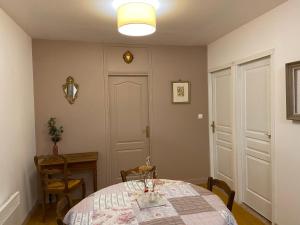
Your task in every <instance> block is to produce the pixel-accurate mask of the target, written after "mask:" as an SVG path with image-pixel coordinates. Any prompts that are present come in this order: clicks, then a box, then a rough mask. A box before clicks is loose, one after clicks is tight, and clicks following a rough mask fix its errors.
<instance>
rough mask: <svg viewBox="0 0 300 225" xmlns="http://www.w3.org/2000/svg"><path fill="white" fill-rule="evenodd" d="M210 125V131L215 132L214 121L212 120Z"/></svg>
mask: <svg viewBox="0 0 300 225" xmlns="http://www.w3.org/2000/svg"><path fill="white" fill-rule="evenodd" d="M210 126H211V128H212V132H213V133H215V131H216V125H215V121H213V122H212V123H211V125H210Z"/></svg>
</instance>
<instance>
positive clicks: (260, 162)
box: [238, 57, 272, 220]
mask: <svg viewBox="0 0 300 225" xmlns="http://www.w3.org/2000/svg"><path fill="white" fill-rule="evenodd" d="M238 76H239V77H240V78H241V90H242V98H241V106H242V117H241V118H242V124H241V125H242V137H241V139H242V143H243V144H242V148H243V149H242V153H243V168H242V169H243V185H242V186H243V202H244V203H246V204H247V205H248V206H250V207H251V208H253V209H255V210H256V211H257V212H258V213H260V214H261V215H263V216H264V217H266V218H267V219H269V220H271V217H272V213H271V205H272V204H271V200H272V194H271V193H272V192H271V191H272V188H271V184H272V183H271V144H270V140H271V132H270V121H271V118H270V58H269V57H267V58H262V59H259V60H256V61H252V62H249V63H246V64H243V65H241V66H240V67H239V74H238Z"/></svg>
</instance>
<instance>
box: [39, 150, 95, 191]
mask: <svg viewBox="0 0 300 225" xmlns="http://www.w3.org/2000/svg"><path fill="white" fill-rule="evenodd" d="M63 156H64V157H65V158H66V159H67V162H68V169H70V170H71V171H87V170H88V171H92V173H93V185H94V192H96V191H97V190H98V189H97V161H98V152H86V153H74V154H64V155H63ZM41 157H43V158H41V160H40V162H39V164H40V166H41V167H42V168H47V169H55V168H56V169H57V168H62V167H63V165H64V162H63V161H62V160H60V159H58V158H53V157H49V159H47V157H46V158H45V156H41Z"/></svg>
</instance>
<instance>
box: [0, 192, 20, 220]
mask: <svg viewBox="0 0 300 225" xmlns="http://www.w3.org/2000/svg"><path fill="white" fill-rule="evenodd" d="M19 205H20V192H16V193H14V194H13V195H12V196H11V197H10V198H9V199H8V200H7V201H6V202H5V203H4V204H3V205H2V206H1V207H0V225H2V224H4V223H5V222H6V221H7V220H8V219H9V217H10V216H11V215H12V214H13V213H14V212H15V211H16V209H17V208H18V206H19Z"/></svg>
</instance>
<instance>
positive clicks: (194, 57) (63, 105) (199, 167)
mask: <svg viewBox="0 0 300 225" xmlns="http://www.w3.org/2000/svg"><path fill="white" fill-rule="evenodd" d="M127 48H129V49H130V50H132V51H133V53H134V54H135V61H134V63H133V64H132V65H129V66H126V65H125V64H124V63H122V61H121V60H122V58H121V57H122V53H123V50H126V49H127ZM104 58H105V60H104ZM33 61H34V87H35V101H36V108H35V110H36V134H37V139H36V140H37V152H38V153H39V154H45V153H50V151H51V142H50V141H49V138H48V135H47V127H46V122H47V120H48V118H49V117H50V116H55V117H57V119H58V122H59V123H60V124H62V125H63V126H64V127H65V133H64V134H63V141H62V142H61V143H59V147H60V150H61V152H63V153H70V152H84V151H98V152H99V154H100V158H101V160H100V162H99V174H100V175H99V177H98V179H99V182H100V185H101V186H102V187H103V186H105V185H107V182H106V179H107V177H106V172H107V171H106V166H107V162H106V156H107V155H106V149H105V85H104V80H105V79H104V77H105V76H104V74H107V73H108V72H111V73H113V71H117V72H118V73H120V72H125V73H128V74H130V73H137V72H143V71H146V72H150V73H152V79H151V80H152V91H151V92H152V97H151V102H152V113H151V125H152V127H151V129H152V137H151V146H152V149H151V154H152V160H153V162H154V164H156V165H157V167H158V170H159V176H160V177H164V178H174V179H185V180H190V181H194V182H199V181H201V180H203V178H204V179H205V178H206V177H207V176H208V175H209V151H208V129H207V127H208V120H207V110H208V107H207V80H206V79H207V77H206V49H205V48H203V47H144V48H137V47H126V48H122V47H110V46H102V45H100V44H90V43H82V42H67V41H44V40H34V42H33ZM151 61H152V65H151V63H149V62H151ZM69 75H72V76H73V77H74V78H75V80H76V82H78V84H79V85H80V93H79V98H78V100H77V101H76V103H75V104H74V105H69V104H68V103H67V101H66V100H65V98H64V96H63V92H62V87H61V86H62V84H63V83H64V82H65V79H66V77H67V76H69ZM178 79H182V80H190V81H191V82H192V104H190V105H173V104H171V83H170V82H171V81H172V80H178ZM198 113H203V114H204V119H203V120H198V119H197V114H198Z"/></svg>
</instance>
